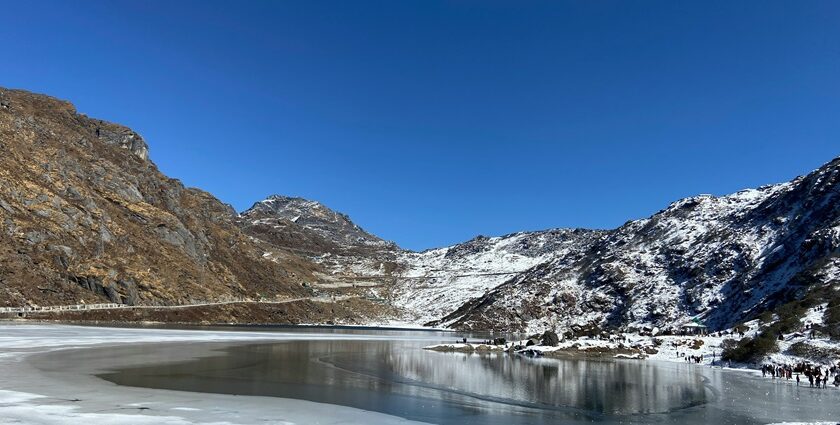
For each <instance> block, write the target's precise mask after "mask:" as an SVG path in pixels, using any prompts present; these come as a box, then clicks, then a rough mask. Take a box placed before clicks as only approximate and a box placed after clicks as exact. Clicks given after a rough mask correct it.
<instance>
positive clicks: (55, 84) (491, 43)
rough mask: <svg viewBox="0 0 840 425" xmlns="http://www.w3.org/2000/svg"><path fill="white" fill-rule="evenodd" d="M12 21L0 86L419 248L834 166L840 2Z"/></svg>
mask: <svg viewBox="0 0 840 425" xmlns="http://www.w3.org/2000/svg"><path fill="white" fill-rule="evenodd" d="M5 9H6V10H5V12H6V13H7V14H8V16H14V17H15V19H13V20H10V21H9V22H8V23H7V25H4V26H3V27H2V28H0V36H2V37H3V38H4V39H6V40H12V41H13V42H11V43H8V45H7V52H6V54H7V57H9V58H14V60H9V61H6V63H5V64H4V67H3V69H2V70H0V86H5V87H15V88H21V89H26V90H30V91H34V92H39V93H45V94H48V95H51V96H55V97H58V98H62V99H67V100H69V101H71V102H73V103H74V104H75V105H76V106H77V108H78V109H79V111H81V112H84V113H86V114H89V115H90V116H93V117H96V118H102V119H107V120H109V121H113V122H117V123H120V124H123V125H127V126H129V127H131V128H132V129H134V130H136V131H137V132H139V133H140V134H142V135H143V136H144V138H146V139H147V141H148V143H149V144H150V149H151V157H152V159H153V160H154V161H155V163H156V164H157V165H158V166H159V167H160V169H161V171H163V172H164V173H165V174H167V175H169V176H171V177H175V178H179V179H181V180H183V181H184V182H185V184H187V185H189V186H195V187H199V188H202V189H204V190H207V191H208V192H210V193H213V194H214V195H215V196H217V197H219V198H220V199H221V200H223V201H224V202H228V203H231V204H232V205H233V206H234V207H235V208H236V209H237V210H238V211H241V210H244V209H246V208H248V207H249V206H250V205H251V204H252V203H253V202H256V201H259V200H261V199H264V198H265V197H266V196H268V195H269V194H274V193H278V194H283V195H290V196H301V197H304V198H307V199H312V200H317V201H319V202H321V203H323V204H324V205H326V206H328V207H330V208H332V209H334V210H336V211H340V212H343V213H347V214H348V215H350V216H351V217H352V219H353V220H354V221H355V222H356V223H357V224H359V225H360V226H361V227H363V228H365V229H366V230H368V231H369V232H371V233H374V234H376V235H378V236H380V237H382V238H384V239H388V240H393V241H395V242H397V243H398V244H400V245H401V246H404V247H406V248H410V249H417V250H422V249H424V248H431V247H440V246H447V245H451V244H454V243H458V242H462V241H465V240H468V239H470V238H472V237H474V236H476V235H478V234H484V235H502V234H507V233H513V232H517V231H525V230H539V229H547V228H556V227H582V228H601V229H609V228H615V227H617V226H619V225H621V224H623V223H624V222H625V221H627V220H628V219H636V218H643V217H647V216H649V215H651V214H653V213H655V212H656V211H658V210H660V209H662V208H664V207H665V206H667V205H668V204H669V203H671V202H673V201H675V200H678V199H681V198H684V197H687V196H693V195H697V194H701V193H712V194H715V195H723V194H728V193H733V192H736V191H738V190H741V189H745V188H754V187H758V186H761V185H764V184H771V183H776V182H783V181H788V180H790V179H792V178H793V177H794V176H796V175H802V174H805V173H807V172H810V171H811V170H813V169H816V168H817V167H819V166H820V165H822V164H824V163H825V162H827V161H829V160H831V159H832V158H834V157H835V156H837V155H838V154H840V151H838V148H837V147H838V140H840V137H839V136H840V120H837V119H836V118H837V116H838V111H840V81H838V78H840V77H838V75H840V47H838V44H837V42H836V40H840V26H838V25H836V22H840V2H832V1H813V2H808V3H798V2H791V1H744V2H737V3H732V2H724V1H709V2H703V3H702V4H701V3H687V2H670V1H659V0H652V1H649V2H644V3H641V2H638V3H635V2H619V1H605V2H578V1H558V2H540V1H536V2H530V3H528V4H527V5H524V6H523V5H521V4H520V3H512V2H498V1H490V2H474V1H404V2H389V1H358V2H352V3H351V2H339V1H318V0H314V1H310V2H304V3H293V2H248V3H245V4H236V3H232V2H224V1H216V0H211V1H193V0H185V1H179V2H165V1H156V0H152V1H146V2H110V1H104V0H90V1H80V2H73V3H72V4H71V3H68V2H63V1H53V0H49V1H46V0H43V1H42V0H34V1H31V2H25V3H10V4H8V5H5ZM56 70H60V71H61V72H56Z"/></svg>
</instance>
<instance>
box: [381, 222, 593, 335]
mask: <svg viewBox="0 0 840 425" xmlns="http://www.w3.org/2000/svg"><path fill="white" fill-rule="evenodd" d="M598 233H599V232H597V231H592V230H568V229H556V230H548V231H542V232H527V233H515V234H512V235H506V236H501V237H493V238H488V237H485V236H479V237H477V238H475V239H473V240H471V241H468V242H465V243H462V244H459V245H454V246H452V247H448V248H439V249H433V250H429V251H425V252H420V253H417V252H404V253H402V254H401V255H400V256H399V257H398V259H397V262H398V263H400V264H403V265H404V267H403V269H402V270H401V273H400V274H399V275H398V276H397V277H396V281H397V283H396V284H395V286H394V288H393V303H394V305H396V306H397V307H401V308H404V309H406V310H407V311H409V312H412V313H413V315H414V319H415V320H417V321H419V322H422V323H424V322H428V321H432V320H435V319H437V318H439V317H443V316H445V315H446V314H449V313H451V312H453V311H455V310H456V309H457V308H458V307H460V306H461V305H462V304H464V303H465V302H467V301H469V300H470V299H472V298H475V297H479V296H481V295H483V294H484V293H485V292H486V291H488V290H490V289H493V288H495V287H496V286H498V285H500V284H502V283H504V282H505V281H507V280H509V279H511V278H514V277H515V276H517V275H519V274H520V273H522V272H525V271H527V270H528V269H530V268H531V267H533V266H535V265H537V264H540V263H543V262H545V261H547V260H548V259H550V258H552V257H553V256H556V255H558V254H561V253H564V252H567V251H569V250H570V249H574V246H576V245H577V244H579V243H580V241H582V240H587V239H591V238H592V237H594V236H595V235H597V234H598Z"/></svg>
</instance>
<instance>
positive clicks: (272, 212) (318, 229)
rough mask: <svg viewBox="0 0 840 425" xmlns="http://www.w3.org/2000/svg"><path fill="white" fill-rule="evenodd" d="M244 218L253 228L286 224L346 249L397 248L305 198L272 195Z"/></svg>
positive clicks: (253, 207)
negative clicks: (298, 227)
mask: <svg viewBox="0 0 840 425" xmlns="http://www.w3.org/2000/svg"><path fill="white" fill-rule="evenodd" d="M240 217H241V219H243V220H245V221H246V222H250V223H251V224H253V225H258V224H265V223H267V222H269V221H271V220H286V221H288V222H292V223H295V224H296V225H298V226H301V227H302V228H304V229H307V230H309V231H311V232H314V233H315V234H317V235H318V236H320V237H321V238H324V239H325V240H328V241H330V242H333V243H335V244H337V245H338V246H342V247H344V246H350V247H360V246H362V247H383V248H386V247H387V248H397V247H396V245H395V244H394V243H393V242H388V241H385V240H383V239H381V238H379V237H377V236H374V235H373V234H371V233H368V232H367V231H365V230H364V229H362V228H361V227H359V226H358V225H357V224H356V223H354V222H353V221H352V220H351V219H350V216H348V215H347V214H344V213H340V212H338V211H335V210H332V209H330V208H329V207H327V206H325V205H324V204H322V203H320V202H318V201H313V200H309V199H306V198H301V197H294V196H285V195H276V194H275V195H271V196H268V197H267V198H265V199H263V200H262V201H259V202H256V203H254V205H253V206H252V207H251V208H249V209H247V210H246V211H244V212H242V214H240Z"/></svg>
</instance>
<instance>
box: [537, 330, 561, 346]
mask: <svg viewBox="0 0 840 425" xmlns="http://www.w3.org/2000/svg"><path fill="white" fill-rule="evenodd" d="M540 342H541V343H542V345H547V346H549V347H556V346H557V345H558V344H560V337H558V336H557V333H556V332H554V331H545V332H543V334H542V336H541V337H540Z"/></svg>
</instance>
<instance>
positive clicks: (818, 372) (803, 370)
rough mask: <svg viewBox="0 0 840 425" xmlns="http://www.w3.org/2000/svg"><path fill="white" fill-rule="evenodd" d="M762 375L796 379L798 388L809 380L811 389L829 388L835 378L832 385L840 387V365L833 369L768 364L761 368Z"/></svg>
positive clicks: (806, 364) (808, 364)
mask: <svg viewBox="0 0 840 425" xmlns="http://www.w3.org/2000/svg"><path fill="white" fill-rule="evenodd" d="M761 375H762V376H764V377H767V376H768V375H770V378H772V379H777V378H778V379H786V380H790V379H796V385H797V386H799V385H800V381H804V380H807V381H808V386H809V387H811V388H827V387H828V381H829V378H831V377H834V379H833V380H832V384H833V385H834V386H835V387H838V386H840V363H838V364H837V365H836V366H831V367H826V366H817V365H812V364H810V363H796V364H794V365H789V364H782V365H779V364H766V365H762V366H761ZM800 376H804V378H800ZM802 385H804V383H802Z"/></svg>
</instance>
